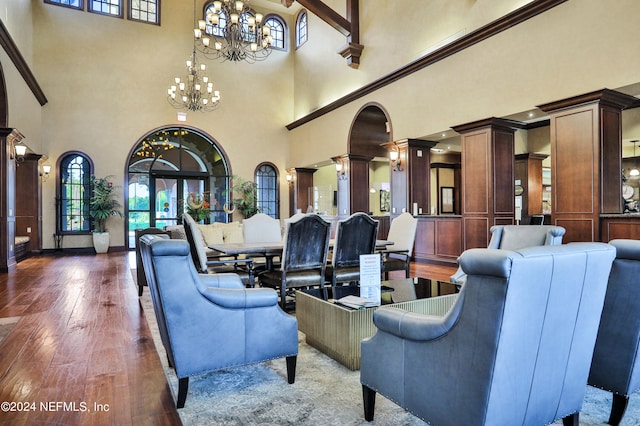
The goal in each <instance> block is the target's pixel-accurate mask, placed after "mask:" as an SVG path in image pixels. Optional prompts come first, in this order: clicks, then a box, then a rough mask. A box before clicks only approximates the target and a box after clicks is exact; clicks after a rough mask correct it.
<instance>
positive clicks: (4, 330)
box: [0, 317, 20, 342]
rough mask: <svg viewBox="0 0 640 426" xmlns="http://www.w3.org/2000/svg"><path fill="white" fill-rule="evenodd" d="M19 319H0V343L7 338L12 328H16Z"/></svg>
mask: <svg viewBox="0 0 640 426" xmlns="http://www.w3.org/2000/svg"><path fill="white" fill-rule="evenodd" d="M19 320H20V317H7V318H0V342H1V341H2V340H3V339H4V338H5V337H7V335H8V334H9V333H10V332H11V330H13V327H15V326H16V324H17V323H18V321H19Z"/></svg>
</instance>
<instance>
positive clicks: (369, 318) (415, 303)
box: [296, 278, 458, 370]
mask: <svg viewBox="0 0 640 426" xmlns="http://www.w3.org/2000/svg"><path fill="white" fill-rule="evenodd" d="M416 281H417V282H416V283H414V280H413V279H412V278H409V279H404V280H392V281H383V282H382V285H383V286H387V287H391V288H394V289H399V290H396V291H393V292H386V293H383V297H382V298H383V301H384V300H385V299H386V300H387V302H389V303H388V304H385V305H382V306H383V307H386V306H392V307H396V308H400V309H405V310H407V311H410V312H417V313H421V314H428V315H438V316H444V315H445V314H446V313H447V312H448V311H449V309H450V308H451V306H453V303H454V302H455V300H456V299H457V297H458V295H457V293H452V294H448V295H444V296H435V297H430V296H431V295H432V294H433V293H434V292H433V291H432V290H433V288H436V289H437V290H438V291H439V290H440V289H441V288H442V287H441V286H442V284H449V285H451V290H452V291H455V286H454V285H453V284H450V283H444V282H438V281H435V280H426V279H420V280H416ZM425 289H428V291H425ZM411 290H413V292H414V294H415V299H414V300H407V299H411V298H412V297H411V293H412V291H411ZM394 293H396V294H395V295H394ZM408 295H409V296H408ZM420 297H422V298H420ZM394 298H395V300H402V301H395V300H394ZM378 308H379V307H375V308H366V309H349V308H345V307H343V306H340V305H337V304H335V303H333V300H329V301H324V300H322V299H321V298H319V297H317V295H315V294H314V293H312V292H306V291H296V317H297V318H298V329H299V330H300V331H301V332H303V333H304V334H305V336H306V341H307V343H308V344H309V345H311V346H313V347H314V348H316V349H318V350H319V351H321V352H323V353H325V354H326V355H328V356H330V357H331V358H333V359H335V360H336V361H338V362H339V363H341V364H343V365H344V366H345V367H347V368H349V369H350V370H358V369H360V342H361V341H362V339H366V338H368V337H371V336H373V335H374V334H375V333H376V330H377V328H376V326H375V325H373V312H374V311H375V310H376V309H378Z"/></svg>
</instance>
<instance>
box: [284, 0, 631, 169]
mask: <svg viewBox="0 0 640 426" xmlns="http://www.w3.org/2000/svg"><path fill="white" fill-rule="evenodd" d="M414 13H415V14H420V15H419V16H422V15H421V13H422V10H421V9H420V8H414ZM638 13H640V2H636V1H633V0H620V1H615V2H607V3H603V2H601V1H599V0H581V1H577V0H570V1H568V2H566V3H563V4H561V5H559V6H557V7H555V8H553V9H551V10H549V11H547V12H545V13H544V14H542V15H539V16H537V17H535V18H532V19H530V20H528V21H526V22H524V23H522V24H520V25H518V26H516V27H513V28H510V29H509V30H507V31H504V32H503V33H501V34H499V35H497V36H495V37H492V38H491V39H489V40H485V41H483V42H481V43H478V44H477V45H475V46H473V47H471V48H469V49H466V50H465V51H463V52H461V53H459V54H456V55H454V56H452V57H448V58H447V59H444V60H442V61H440V62H438V63H436V64H434V65H432V66H430V67H428V68H426V69H424V70H421V71H419V72H417V73H414V74H412V75H411V76H409V77H407V78H405V79H403V80H401V81H398V82H396V83H394V84H392V85H389V86H386V87H384V88H382V89H379V90H377V91H376V92H374V93H372V94H370V95H368V96H366V97H364V98H362V99H358V100H357V101H354V102H352V103H351V104H349V105H346V106H343V107H341V108H339V109H337V110H335V111H333V112H331V113H329V114H326V115H324V116H322V117H320V118H319V119H316V120H314V121H313V122H311V123H309V124H305V125H303V126H302V127H300V128H297V129H295V130H293V131H292V132H291V134H290V137H291V140H292V144H291V161H292V164H294V165H297V164H309V162H311V161H319V159H322V158H328V157H329V156H331V155H335V154H336V152H340V151H343V150H344V148H343V146H344V140H345V139H347V138H348V125H349V124H350V123H351V119H352V118H353V117H354V116H355V113H356V112H357V110H358V109H359V108H360V107H361V106H362V105H364V104H366V103H367V102H371V101H375V102H378V103H380V104H381V105H382V106H383V107H384V108H385V109H386V111H388V113H389V116H390V118H391V122H392V128H393V139H395V140H399V139H403V138H416V137H422V136H425V135H431V134H434V133H438V132H441V131H443V130H446V129H448V128H449V127H450V126H453V125H457V124H463V123H467V122H471V121H475V120H479V119H483V118H487V117H492V116H495V117H502V116H507V115H511V114H514V113H518V112H522V111H526V110H529V109H531V108H534V107H535V106H536V105H540V104H543V103H546V102H551V101H555V100H559V99H563V98H566V97H570V96H574V95H579V94H582V93H587V92H590V91H593V90H598V89H601V88H604V87H606V88H613V89H615V88H618V87H622V86H627V85H630V84H633V83H636V82H637V80H638V75H637V72H636V71H635V70H637V69H639V67H640V57H639V56H638V55H630V54H629V52H636V51H640V39H639V38H638V37H635V36H634V32H635V31H636V30H635V27H636V23H635V16H637V15H638ZM383 17H384V15H383ZM423 19H424V20H427V19H428V17H427V16H426V15H425V16H424V18H423ZM416 20H417V21H420V19H419V18H418V19H416ZM362 24H364V25H361V40H362V41H363V43H364V44H365V46H366V44H367V42H366V40H367V39H368V37H369V36H370V33H371V32H372V31H373V30H372V29H373V28H377V29H378V30H377V31H379V29H380V28H384V26H385V24H384V22H383V21H381V20H377V21H374V20H373V19H371V20H370V21H366V22H365V23H362ZM403 35H404V33H403ZM389 37H390V38H391V39H393V43H395V44H398V41H399V40H398V39H401V40H402V41H404V40H405V39H406V37H404V36H403V37H393V36H389ZM400 45H402V44H400ZM366 49H367V48H366V47H365V51H366ZM365 59H366V58H363V61H362V63H361V66H360V70H358V71H354V70H348V72H355V73H359V72H360V71H361V70H362V69H363V68H364V69H366V67H367V66H368V64H367V62H366V61H365ZM321 60H324V58H318V61H321ZM296 61H298V59H296ZM296 67H297V69H298V62H296ZM344 67H345V68H346V65H344ZM344 72H347V70H345V69H344V68H343V70H342V71H340V70H338V71H336V73H337V74H336V77H333V76H332V78H331V79H330V80H327V79H325V80H322V83H323V84H324V85H340V84H342V85H345V86H346V85H349V84H350V83H349V82H348V81H347V82H346V83H343V81H344V80H343V79H342V78H340V77H342V76H341V75H340V73H344ZM307 83H308V84H309V85H310V84H311V82H307ZM296 84H300V81H298V80H297V81H296ZM317 84H321V83H320V82H318V83H317ZM305 96H307V92H304V93H303V92H302V91H301V90H296V105H297V106H296V113H298V105H300V104H301V103H302V102H303V101H300V100H299V98H300V97H305ZM308 96H315V95H314V93H313V89H311V94H309V95H308ZM327 135H332V136H333V137H330V138H329V137H327ZM307 146H313V147H314V148H315V149H314V150H313V152H312V153H310V152H309V151H308V150H307V149H306V147H307ZM311 157H313V158H311Z"/></svg>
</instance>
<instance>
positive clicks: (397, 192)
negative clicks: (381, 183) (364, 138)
mask: <svg viewBox="0 0 640 426" xmlns="http://www.w3.org/2000/svg"><path fill="white" fill-rule="evenodd" d="M436 144H437V142H433V141H428V140H424V139H402V140H399V141H395V142H389V143H385V144H383V145H382V146H383V147H384V148H385V149H387V150H388V151H394V150H397V151H398V159H397V160H396V161H391V163H390V168H391V178H390V180H391V217H392V218H393V217H395V216H398V215H399V214H401V213H402V212H403V211H406V212H409V213H411V214H416V215H417V214H429V212H430V206H429V204H430V203H429V200H430V189H431V184H430V181H431V148H433V147H434V146H436ZM414 210H415V211H414Z"/></svg>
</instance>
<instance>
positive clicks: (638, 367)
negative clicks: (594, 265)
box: [589, 240, 640, 426]
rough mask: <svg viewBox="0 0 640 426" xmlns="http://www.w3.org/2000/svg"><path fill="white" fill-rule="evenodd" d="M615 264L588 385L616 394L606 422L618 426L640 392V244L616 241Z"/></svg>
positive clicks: (629, 241) (608, 287) (639, 242)
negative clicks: (631, 399)
mask: <svg viewBox="0 0 640 426" xmlns="http://www.w3.org/2000/svg"><path fill="white" fill-rule="evenodd" d="M610 244H611V245H613V246H614V247H615V248H616V251H617V252H616V260H614V261H613V267H612V268H611V275H609V285H608V286H607V294H606V296H605V300H604V308H603V310H602V317H601V319H600V328H599V330H598V339H597V340H596V347H595V350H594V353H593V361H592V362H591V372H590V373H589V384H590V385H591V386H595V387H598V388H601V389H604V390H607V391H611V392H613V403H612V408H611V414H610V416H609V421H608V422H607V423H609V424H611V425H614V426H615V425H618V424H619V423H620V421H621V420H622V417H623V416H624V412H625V410H626V408H627V404H628V402H629V395H631V394H632V393H634V392H636V391H637V390H638V389H640V351H639V348H638V346H640V241H638V240H613V241H611V242H610Z"/></svg>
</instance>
